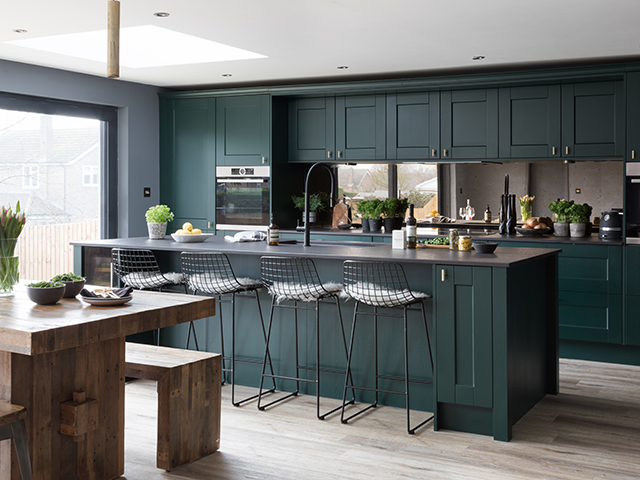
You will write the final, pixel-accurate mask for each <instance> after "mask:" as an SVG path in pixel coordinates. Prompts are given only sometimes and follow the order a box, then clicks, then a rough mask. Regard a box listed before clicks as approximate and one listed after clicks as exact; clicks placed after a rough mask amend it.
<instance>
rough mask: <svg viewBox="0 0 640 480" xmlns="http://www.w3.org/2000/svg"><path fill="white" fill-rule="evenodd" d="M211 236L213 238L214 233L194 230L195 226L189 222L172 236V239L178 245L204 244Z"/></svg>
mask: <svg viewBox="0 0 640 480" xmlns="http://www.w3.org/2000/svg"><path fill="white" fill-rule="evenodd" d="M211 236H213V233H202V230H200V229H199V228H193V225H191V223H189V222H185V223H184V225H182V228H180V229H178V230H176V232H175V233H172V234H171V237H172V238H173V239H174V240H175V241H176V242H178V243H197V242H204V241H205V240H206V239H207V238H209V237H211Z"/></svg>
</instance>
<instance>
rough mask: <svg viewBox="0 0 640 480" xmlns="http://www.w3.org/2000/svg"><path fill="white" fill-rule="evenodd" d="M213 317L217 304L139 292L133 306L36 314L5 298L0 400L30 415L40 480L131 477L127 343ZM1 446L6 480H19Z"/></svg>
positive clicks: (20, 294) (0, 324)
mask: <svg viewBox="0 0 640 480" xmlns="http://www.w3.org/2000/svg"><path fill="white" fill-rule="evenodd" d="M213 315H215V299H214V298H212V297H204V296H194V295H184V294H174V293H158V292H143V291H135V292H134V293H133V299H132V300H131V302H129V303H127V304H125V305H121V306H112V307H106V306H105V307H96V306H90V305H89V304H87V303H84V302H82V301H81V300H79V299H77V298H70V299H67V298H65V299H62V300H61V301H60V302H59V303H58V304H56V305H49V306H43V305H36V304H35V303H33V302H31V301H30V300H29V299H28V298H27V295H26V291H25V287H24V286H23V285H20V286H18V287H17V291H16V294H15V296H13V297H7V298H0V400H6V401H10V402H12V403H15V404H18V405H23V406H25V407H26V408H27V412H28V415H27V418H26V424H27V436H28V440H29V453H30V455H31V463H32V466H33V478H34V479H70V478H90V479H99V480H107V479H113V478H117V477H119V476H121V475H122V474H123V473H124V380H125V368H124V365H125V363H124V362H125V355H124V354H125V337H126V336H127V335H131V334H134V333H139V332H144V331H148V330H153V329H156V328H162V327H168V326H171V325H176V324H179V323H185V322H189V321H191V320H197V319H200V318H205V317H210V316H213ZM8 443H9V442H2V443H1V444H0V480H5V479H20V472H19V470H18V465H17V461H16V459H15V453H13V452H12V449H11V448H10V447H11V445H7V444H8Z"/></svg>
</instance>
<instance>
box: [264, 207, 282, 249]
mask: <svg viewBox="0 0 640 480" xmlns="http://www.w3.org/2000/svg"><path fill="white" fill-rule="evenodd" d="M279 243H280V227H279V226H278V225H276V222H274V221H273V213H272V214H271V222H270V223H269V228H268V229H267V244H268V245H274V246H275V245H278V244H279Z"/></svg>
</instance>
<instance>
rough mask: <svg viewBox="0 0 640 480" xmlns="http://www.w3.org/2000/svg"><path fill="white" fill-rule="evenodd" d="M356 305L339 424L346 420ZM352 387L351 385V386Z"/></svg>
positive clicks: (354, 313)
mask: <svg viewBox="0 0 640 480" xmlns="http://www.w3.org/2000/svg"><path fill="white" fill-rule="evenodd" d="M358 305H360V302H358V301H356V306H355V308H354V309H353V325H352V326H351V340H349V350H348V353H347V369H346V371H345V372H344V389H343V390H342V409H341V412H340V422H341V423H347V419H345V418H344V407H345V406H346V402H347V387H348V386H349V378H351V354H352V353H353V338H354V337H355V335H356V320H357V319H358ZM351 385H352V386H353V383H352V384H351Z"/></svg>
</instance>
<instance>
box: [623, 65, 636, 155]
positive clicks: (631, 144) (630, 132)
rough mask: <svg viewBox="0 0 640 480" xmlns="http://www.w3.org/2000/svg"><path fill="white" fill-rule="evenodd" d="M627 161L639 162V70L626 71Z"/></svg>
mask: <svg viewBox="0 0 640 480" xmlns="http://www.w3.org/2000/svg"><path fill="white" fill-rule="evenodd" d="M626 85H627V92H626V93H627V149H626V152H625V159H626V160H627V162H629V161H631V162H640V72H629V73H627V81H626Z"/></svg>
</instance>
